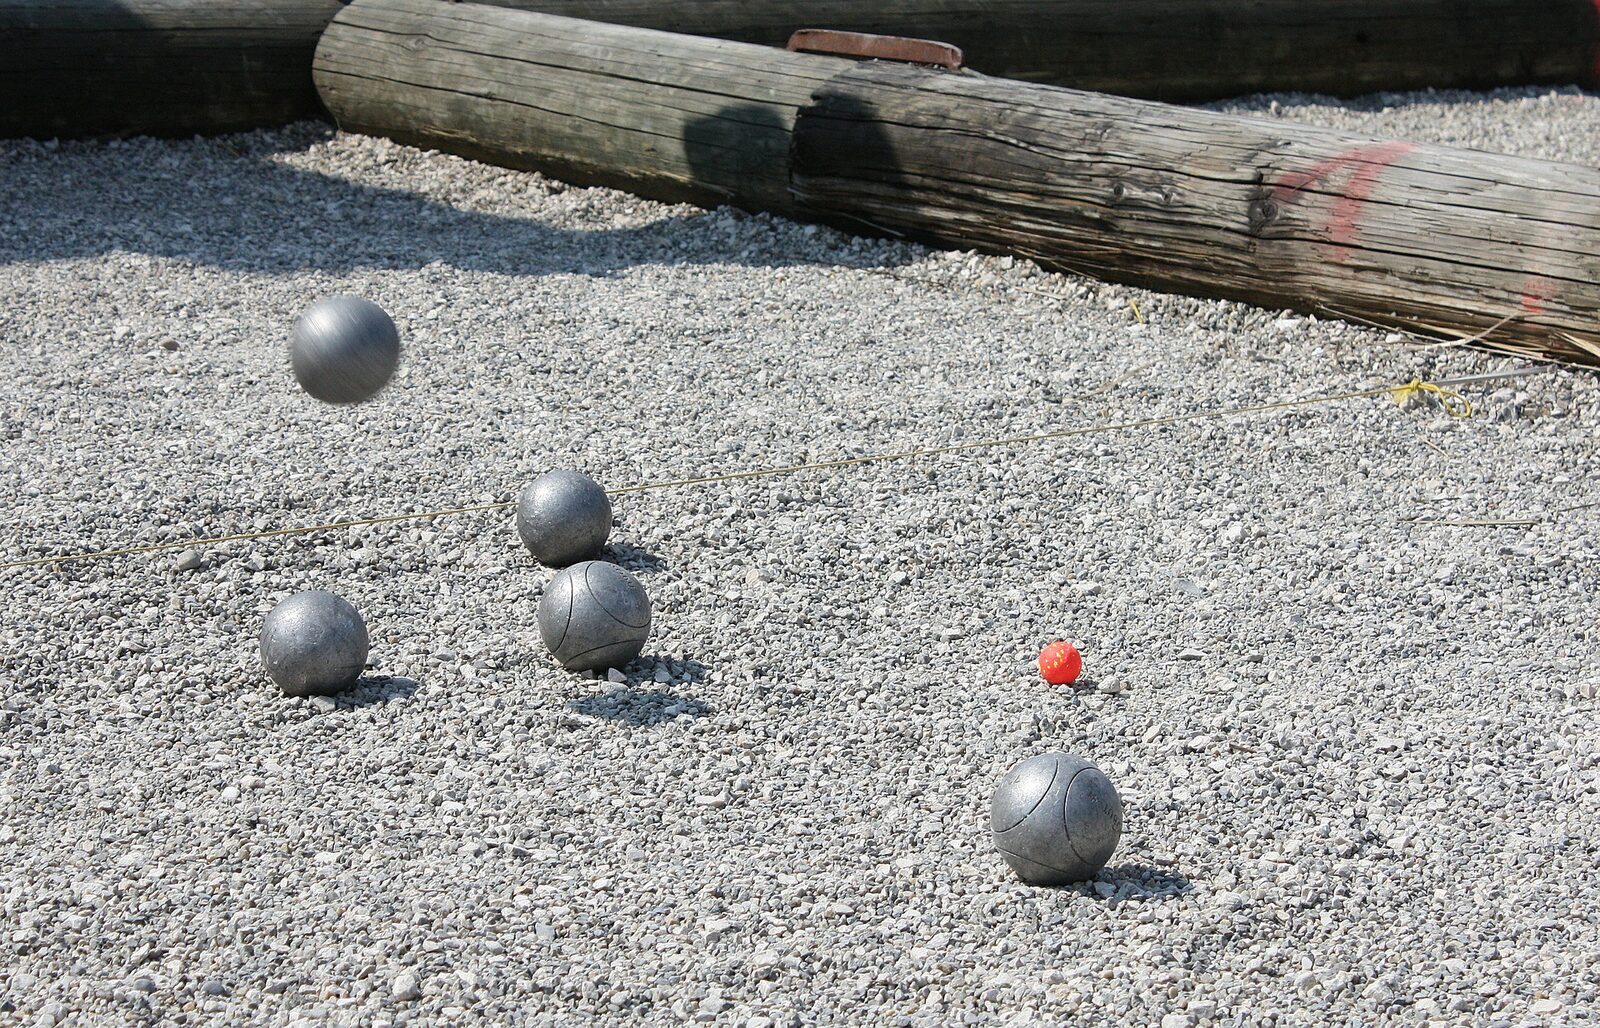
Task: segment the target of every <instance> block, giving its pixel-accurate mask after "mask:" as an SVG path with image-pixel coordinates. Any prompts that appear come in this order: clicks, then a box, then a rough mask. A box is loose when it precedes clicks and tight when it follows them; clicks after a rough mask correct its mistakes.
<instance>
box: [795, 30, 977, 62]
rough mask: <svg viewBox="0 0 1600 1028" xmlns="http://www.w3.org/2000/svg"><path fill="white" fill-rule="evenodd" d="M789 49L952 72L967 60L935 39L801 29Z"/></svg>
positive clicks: (959, 51)
mask: <svg viewBox="0 0 1600 1028" xmlns="http://www.w3.org/2000/svg"><path fill="white" fill-rule="evenodd" d="M788 48H789V49H790V50H793V51H795V52H797V53H807V54H832V55H833V56H835V57H863V58H871V59H875V60H879V61H902V62H904V63H906V64H932V65H935V66H937V67H940V68H949V69H951V70H952V71H954V70H955V69H957V68H959V67H961V64H962V62H963V61H964V60H965V59H966V57H965V55H964V54H962V52H961V48H960V47H959V46H952V45H951V44H949V43H941V42H939V41H938V40H934V39H908V38H906V37H905V36H875V35H873V34H871V33H868V32H838V31H835V30H833V29H800V30H799V31H797V32H796V33H795V34H794V35H792V36H790V37H789V47H788Z"/></svg>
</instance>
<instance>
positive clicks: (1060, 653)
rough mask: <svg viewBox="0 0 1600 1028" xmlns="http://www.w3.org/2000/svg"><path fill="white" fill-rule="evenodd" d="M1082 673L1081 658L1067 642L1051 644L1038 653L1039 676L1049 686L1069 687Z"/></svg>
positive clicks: (1075, 649) (1074, 647)
mask: <svg viewBox="0 0 1600 1028" xmlns="http://www.w3.org/2000/svg"><path fill="white" fill-rule="evenodd" d="M1082 673H1083V656H1082V654H1080V653H1079V652H1078V648H1077V647H1076V646H1074V645H1072V644H1071V643H1069V642H1053V643H1051V644H1050V645H1049V646H1046V647H1045V648H1044V649H1043V650H1041V651H1040V652H1039V674H1041V675H1043V676H1044V680H1045V681H1047V682H1049V683H1050V684H1051V685H1071V684H1072V683H1073V682H1076V681H1077V680H1078V676H1079V675H1080V674H1082Z"/></svg>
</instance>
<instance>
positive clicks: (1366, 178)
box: [1272, 0, 1600, 260]
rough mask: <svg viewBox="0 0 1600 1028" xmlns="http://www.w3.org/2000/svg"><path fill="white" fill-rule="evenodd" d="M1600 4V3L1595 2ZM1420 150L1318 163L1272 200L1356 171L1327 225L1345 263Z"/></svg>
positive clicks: (1369, 151)
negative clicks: (1389, 173)
mask: <svg viewBox="0 0 1600 1028" xmlns="http://www.w3.org/2000/svg"><path fill="white" fill-rule="evenodd" d="M1594 2H1595V3H1597V4H1600V0H1594ZM1415 149H1416V145H1415V144H1413V143H1379V144H1378V145H1376V146H1360V147H1356V148H1355V149H1354V150H1347V151H1345V152H1344V153H1341V154H1336V155H1334V156H1333V157H1330V158H1328V159H1327V160H1323V161H1318V162H1317V163H1315V164H1313V165H1312V166H1311V167H1310V168H1307V169H1306V170H1305V171H1295V172H1290V173H1289V174H1287V175H1285V176H1283V180H1282V181H1281V182H1279V183H1278V185H1277V186H1276V187H1274V188H1273V190H1272V198H1273V199H1274V200H1276V201H1278V202H1279V203H1280V204H1283V205H1288V204H1291V203H1293V202H1294V201H1295V200H1296V199H1297V197H1298V196H1299V194H1300V191H1301V190H1303V189H1306V188H1307V187H1309V186H1312V185H1316V184H1317V183H1320V182H1323V181H1325V180H1327V179H1328V178H1330V177H1332V176H1333V175H1334V174H1335V173H1336V172H1338V171H1341V170H1343V169H1345V168H1353V169H1354V170H1353V171H1352V172H1351V173H1350V178H1349V181H1347V182H1346V183H1345V185H1344V191H1343V193H1342V194H1341V195H1340V196H1339V197H1338V198H1337V199H1336V200H1335V201H1334V203H1333V206H1332V207H1331V208H1330V209H1329V211H1328V217H1327V220H1326V222H1325V223H1324V225H1323V228H1324V230H1325V231H1326V232H1327V233H1328V242H1329V243H1330V244H1332V247H1333V256H1334V257H1335V259H1338V260H1343V259H1344V258H1345V257H1346V256H1348V254H1349V252H1350V246H1351V244H1352V243H1354V242H1355V239H1356V227H1357V224H1358V223H1359V222H1360V220H1361V213H1362V211H1363V209H1365V207H1366V204H1367V199H1368V198H1369V197H1371V196H1372V190H1373V187H1375V186H1376V185H1377V184H1378V179H1379V178H1381V177H1382V176H1383V172H1384V170H1385V169H1386V168H1388V167H1389V165H1391V164H1393V163H1394V162H1395V161H1397V160H1399V159H1400V158H1401V157H1402V156H1403V155H1405V154H1407V153H1410V152H1411V151H1412V150H1415Z"/></svg>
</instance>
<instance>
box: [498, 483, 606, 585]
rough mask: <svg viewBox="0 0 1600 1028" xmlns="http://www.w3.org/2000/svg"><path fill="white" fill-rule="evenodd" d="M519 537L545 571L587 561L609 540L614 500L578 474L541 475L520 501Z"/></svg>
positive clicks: (597, 485) (518, 502)
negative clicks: (543, 566) (549, 568)
mask: <svg viewBox="0 0 1600 1028" xmlns="http://www.w3.org/2000/svg"><path fill="white" fill-rule="evenodd" d="M517 534H518V535H520V536H522V545H524V546H526V547H527V548H528V552H530V553H532V554H533V556H534V559H535V560H537V561H538V562H539V563H541V564H543V565H545V566H546V567H556V568H559V567H566V566H567V565H568V564H574V563H577V562H578V561H580V560H588V559H590V558H591V557H595V556H598V555H599V553H600V547H602V546H604V545H605V544H606V538H607V537H608V536H610V535H611V500H610V498H609V497H607V496H606V491H605V489H603V488H601V486H600V483H599V482H596V481H595V480H594V479H592V478H590V477H589V476H588V475H585V474H581V473H579V472H577V471H552V472H550V473H549V474H545V475H540V476H539V477H538V478H536V479H534V480H533V481H532V482H530V483H529V484H528V487H527V488H526V489H524V490H522V495H521V496H520V497H519V498H518V499H517Z"/></svg>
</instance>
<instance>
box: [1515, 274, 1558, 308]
mask: <svg viewBox="0 0 1600 1028" xmlns="http://www.w3.org/2000/svg"><path fill="white" fill-rule="evenodd" d="M1555 294H1556V284H1555V283H1554V282H1552V281H1550V280H1549V279H1547V278H1545V277H1544V276H1543V275H1529V276H1528V280H1527V281H1526V282H1524V283H1522V309H1523V310H1524V311H1526V312H1527V313H1529V314H1543V313H1544V304H1545V301H1546V300H1548V299H1550V298H1551V297H1552V296H1554V295H1555Z"/></svg>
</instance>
